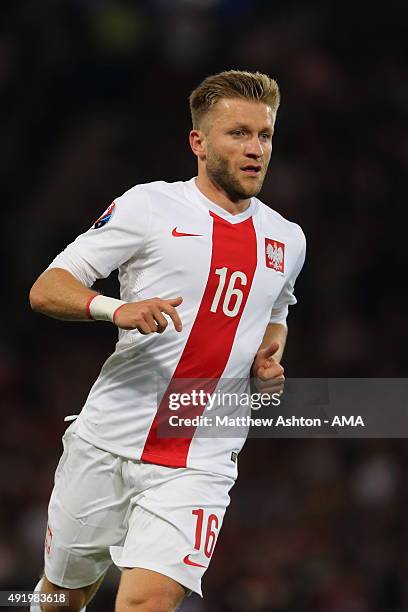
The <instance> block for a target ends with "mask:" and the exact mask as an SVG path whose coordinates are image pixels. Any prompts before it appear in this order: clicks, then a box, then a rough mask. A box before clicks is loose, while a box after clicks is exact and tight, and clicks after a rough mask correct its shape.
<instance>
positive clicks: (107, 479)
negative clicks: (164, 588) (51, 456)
mask: <svg viewBox="0 0 408 612" xmlns="http://www.w3.org/2000/svg"><path fill="white" fill-rule="evenodd" d="M75 427H76V423H73V424H72V425H71V426H70V427H69V428H68V429H67V431H66V432H65V435H64V437H63V444H64V452H63V454H62V457H61V459H60V462H59V464H58V467H57V470H56V473H55V485H54V489H53V492H52V494H51V499H50V504H49V508H48V526H47V533H46V538H45V575H46V576H47V578H48V580H50V581H51V582H53V583H54V584H56V585H58V586H62V587H65V588H71V589H73V588H79V587H82V586H87V585H89V584H93V583H94V582H95V581H96V580H98V578H100V576H102V575H103V574H104V573H105V572H106V570H107V569H108V567H109V566H110V565H111V563H112V560H113V561H114V563H116V565H117V566H118V567H120V568H132V567H140V568H145V569H150V570H153V571H155V572H159V573H161V574H164V575H166V576H169V577H170V578H173V579H174V580H176V581H177V582H179V583H180V584H181V585H183V586H184V587H186V588H187V589H189V590H191V591H195V592H196V593H198V594H199V595H201V578H202V576H203V574H204V572H205V570H206V569H207V567H208V565H209V563H210V560H211V556H212V554H213V551H214V546H215V542H216V539H217V536H218V533H219V531H220V529H221V525H222V521H223V518H224V514H225V510H226V508H227V506H228V505H229V502H230V498H229V494H228V493H229V491H230V489H231V487H232V486H233V484H234V480H233V479H232V478H229V477H228V476H221V475H219V474H213V473H210V472H204V471H201V470H193V469H191V468H170V467H163V466H159V465H152V464H149V463H142V462H140V461H130V460H128V459H124V458H123V457H119V456H117V455H112V454H111V453H108V452H106V451H104V450H101V449H99V448H96V447H95V446H93V445H92V444H89V443H88V442H86V441H85V440H82V439H81V438H79V437H78V436H77V435H76V433H75Z"/></svg>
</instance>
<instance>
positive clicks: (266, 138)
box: [261, 132, 271, 140]
mask: <svg viewBox="0 0 408 612" xmlns="http://www.w3.org/2000/svg"><path fill="white" fill-rule="evenodd" d="M261 138H262V139H263V140H270V139H271V135H270V134H268V132H264V133H263V134H261Z"/></svg>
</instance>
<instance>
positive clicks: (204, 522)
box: [184, 508, 219, 568]
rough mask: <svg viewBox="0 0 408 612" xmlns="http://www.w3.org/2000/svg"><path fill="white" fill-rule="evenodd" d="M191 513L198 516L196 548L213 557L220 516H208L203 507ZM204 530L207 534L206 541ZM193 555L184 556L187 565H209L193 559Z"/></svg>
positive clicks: (208, 557)
mask: <svg viewBox="0 0 408 612" xmlns="http://www.w3.org/2000/svg"><path fill="white" fill-rule="evenodd" d="M191 513H192V514H193V515H194V516H195V517H196V528H195V543H194V549H195V550H197V551H202V552H204V555H205V556H206V557H207V559H211V556H212V554H213V552H214V548H215V543H216V541H217V535H218V527H219V520H218V517H217V515H216V514H210V515H208V516H207V515H206V513H205V512H204V510H203V508H197V510H192V511H191ZM203 532H204V534H205V538H204V541H203ZM191 557H192V555H186V556H185V557H184V563H186V564H187V565H193V566H195V567H204V568H206V567H207V565H203V564H202V563H197V562H195V561H193V560H192V559H191Z"/></svg>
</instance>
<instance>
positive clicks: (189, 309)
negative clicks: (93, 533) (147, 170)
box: [50, 179, 305, 477]
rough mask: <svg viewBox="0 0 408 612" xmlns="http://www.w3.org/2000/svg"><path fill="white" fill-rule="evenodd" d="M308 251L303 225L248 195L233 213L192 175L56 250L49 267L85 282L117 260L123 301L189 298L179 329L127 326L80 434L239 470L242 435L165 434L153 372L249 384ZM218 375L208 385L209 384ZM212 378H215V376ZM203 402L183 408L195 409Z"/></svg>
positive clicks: (123, 205)
mask: <svg viewBox="0 0 408 612" xmlns="http://www.w3.org/2000/svg"><path fill="white" fill-rule="evenodd" d="M304 257H305V238H304V234H303V232H302V230H301V229H300V227H299V226H298V225H296V224H294V223H291V222H289V221H287V220H286V219H284V218H283V217H282V216H281V215H279V214H278V213H276V212H274V211H273V210H271V209H270V208H268V207H267V206H266V205H264V204H263V203H262V202H261V201H260V200H258V199H257V198H252V199H251V203H250V206H249V207H248V208H247V210H245V211H244V212H242V213H240V214H237V215H232V214H230V213H228V212H227V211H225V210H224V209H223V208H221V207H219V206H218V205H217V204H214V203H213V202H211V201H210V200H208V199H207V198H206V197H205V196H204V195H203V194H202V193H201V192H200V190H199V189H198V188H197V186H196V183H195V179H191V180H190V181H187V182H181V181H180V182H176V183H166V182H164V181H158V182H154V183H148V184H144V185H137V186H135V187H133V188H132V189H130V190H129V191H127V192H126V193H125V194H124V195H122V196H121V197H119V198H117V199H116V200H115V201H114V202H113V203H112V204H111V206H110V207H109V208H108V210H107V211H105V213H104V214H103V215H102V217H100V219H98V220H97V221H96V222H95V224H94V225H93V226H92V227H91V228H90V229H89V230H88V231H87V232H85V233H84V234H82V235H80V236H78V238H77V239H76V240H75V241H74V242H73V243H72V244H70V245H69V246H67V248H66V249H65V250H64V251H63V252H62V253H61V254H59V255H58V256H57V257H56V258H55V259H54V261H53V262H52V264H51V266H50V268H52V267H58V268H63V269H65V270H68V271H69V272H70V273H71V274H73V275H74V276H75V277H76V278H77V279H78V280H79V281H81V282H82V283H83V284H84V285H86V286H88V287H91V286H92V285H93V283H94V282H95V280H96V279H98V278H106V277H107V276H108V275H109V274H110V273H111V272H112V270H115V269H117V268H118V269H119V281H120V297H121V299H122V300H125V301H126V302H135V301H138V300H145V299H150V298H153V297H159V298H162V299H170V298H175V297H177V296H182V298H183V303H182V304H181V305H180V306H179V307H177V311H178V313H179V315H180V317H181V320H182V322H183V330H182V332H181V333H180V332H177V331H176V330H175V329H174V326H173V324H172V323H170V324H169V325H168V327H167V329H166V330H165V331H164V333H163V334H156V333H152V334H149V335H142V334H140V333H139V332H138V331H137V330H130V331H125V330H119V341H118V343H117V345H116V349H115V352H114V353H113V354H112V355H111V356H110V357H109V358H108V359H107V361H106V362H105V364H104V365H103V367H102V370H101V372H100V375H99V377H98V379H97V380H96V382H95V384H94V385H93V387H92V389H91V391H90V393H89V396H88V398H87V400H86V402H85V405H84V408H83V410H82V412H81V414H80V415H79V417H78V426H77V434H78V435H79V436H80V437H82V438H84V439H85V440H87V441H89V442H90V443H91V444H94V445H95V446H97V447H99V448H102V449H105V450H107V451H109V452H111V453H114V454H117V455H121V456H124V457H128V458H131V459H137V460H143V461H146V462H151V463H157V464H160V465H167V466H173V467H191V468H196V469H204V470H207V471H210V472H215V473H220V474H225V475H229V476H233V477H235V476H236V469H237V466H236V462H235V461H234V459H235V457H236V455H237V453H239V451H240V450H241V448H242V445H243V443H244V438H242V437H241V438H217V437H201V436H200V435H197V433H198V430H197V427H194V426H191V427H189V428H187V429H186V430H185V432H186V433H185V435H184V436H183V437H174V438H173V437H169V436H167V437H163V436H160V434H159V433H158V425H159V423H160V422H163V419H165V418H168V416H169V415H170V414H172V413H171V411H170V409H169V401H168V398H169V391H168V390H169V389H170V388H171V384H169V387H168V389H167V391H166V392H163V390H161V391H158V386H157V384H158V383H157V380H158V379H160V380H167V381H181V380H185V379H206V382H205V383H203V388H205V390H206V391H207V392H208V391H210V392H214V391H215V389H216V387H217V381H218V379H220V378H221V377H222V378H223V379H241V380H244V381H248V378H249V374H250V368H251V365H252V362H253V359H254V357H255V354H256V352H257V350H258V348H259V345H260V344H261V341H262V338H263V335H264V333H265V330H266V327H267V325H268V323H269V322H274V323H281V324H285V321H286V316H287V312H288V306H289V305H290V304H295V303H296V299H295V297H294V294H293V288H294V283H295V280H296V277H297V276H298V274H299V272H300V270H301V268H302V265H303V262H304ZM209 381H210V383H209ZM211 381H213V382H211ZM203 412H204V407H200V408H199V409H198V410H197V408H194V409H193V408H192V409H191V411H190V412H189V410H188V409H187V414H191V415H192V416H196V415H199V414H202V413H203Z"/></svg>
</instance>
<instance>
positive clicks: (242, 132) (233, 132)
mask: <svg viewBox="0 0 408 612" xmlns="http://www.w3.org/2000/svg"><path fill="white" fill-rule="evenodd" d="M231 134H232V135H233V136H242V135H243V134H244V130H232V132H231Z"/></svg>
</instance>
